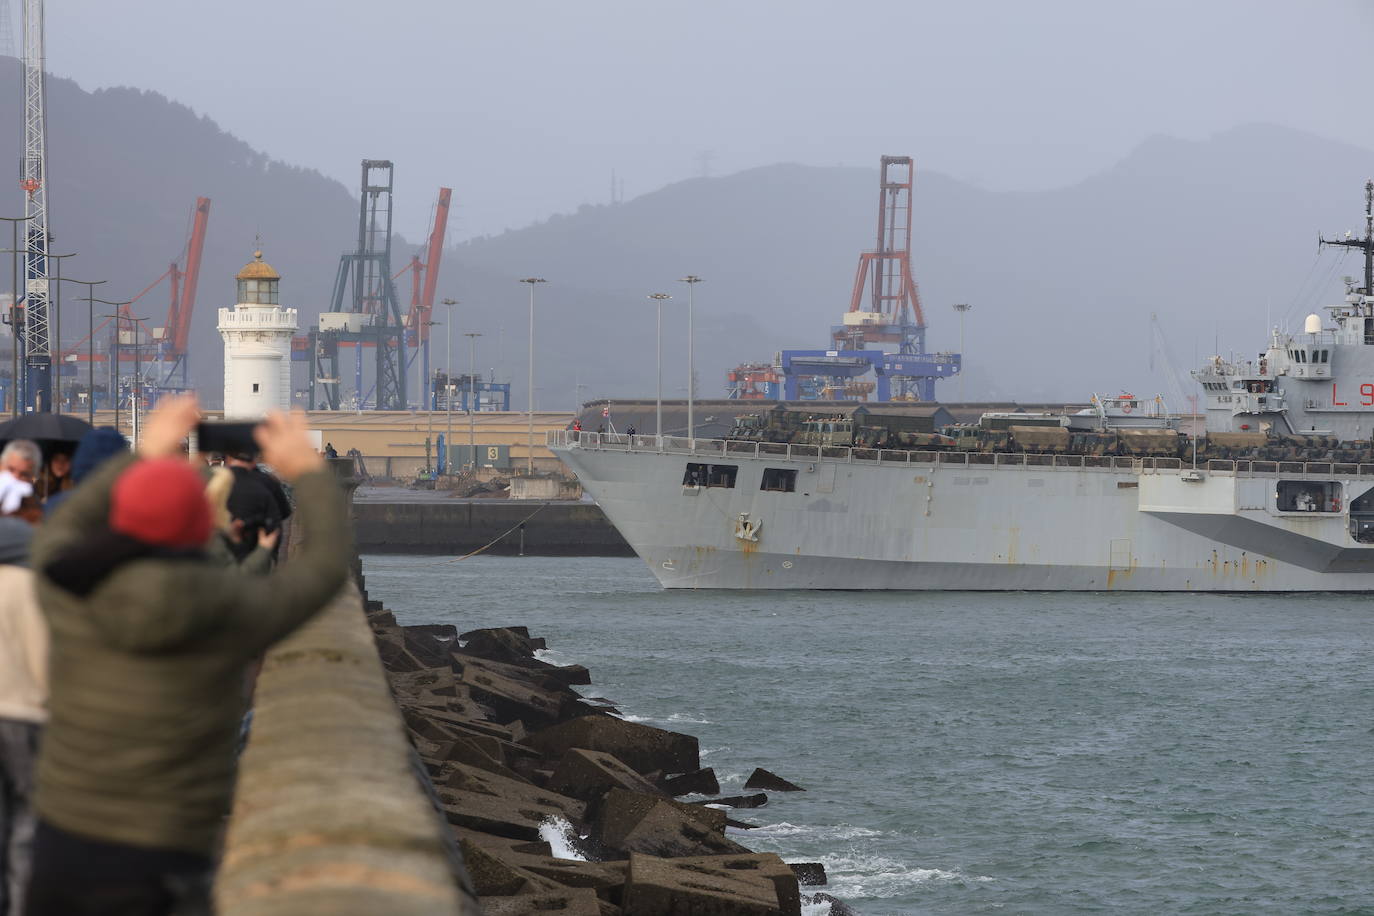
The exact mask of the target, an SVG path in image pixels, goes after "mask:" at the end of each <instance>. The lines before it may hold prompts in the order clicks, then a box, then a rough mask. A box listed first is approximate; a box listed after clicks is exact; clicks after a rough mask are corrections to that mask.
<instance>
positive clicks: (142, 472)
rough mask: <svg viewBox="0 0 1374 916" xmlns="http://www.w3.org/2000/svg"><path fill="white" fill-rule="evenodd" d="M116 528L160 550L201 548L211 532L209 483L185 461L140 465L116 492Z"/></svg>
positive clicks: (113, 509) (113, 500) (160, 460)
mask: <svg viewBox="0 0 1374 916" xmlns="http://www.w3.org/2000/svg"><path fill="white" fill-rule="evenodd" d="M110 528H111V529H113V530H115V531H117V532H119V533H120V534H127V535H128V536H129V537H131V538H134V539H135V540H139V541H142V542H143V543H145V544H154V545H156V546H158V547H199V546H201V545H202V544H204V543H205V542H206V541H207V540H209V538H210V530H211V521H210V504H209V502H208V501H207V500H206V498H205V482H204V481H203V480H201V478H200V475H199V474H197V473H196V472H195V470H194V469H192V467H191V465H189V464H187V463H186V461H185V460H184V459H179V458H158V459H154V460H151V461H139V462H136V463H135V464H134V465H133V466H132V467H130V468H129V469H128V470H127V471H125V472H124V473H123V474H120V475H119V479H118V480H116V481H115V484H114V489H112V490H111V491H110Z"/></svg>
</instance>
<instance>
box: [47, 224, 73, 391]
mask: <svg viewBox="0 0 1374 916" xmlns="http://www.w3.org/2000/svg"><path fill="white" fill-rule="evenodd" d="M49 240H51V239H49ZM47 257H48V259H49V260H52V261H56V262H57V275H56V280H57V288H56V290H55V291H54V296H53V303H52V319H53V329H52V346H51V347H50V348H49V349H50V351H51V350H56V351H57V353H56V355H57V359H56V360H53V362H54V363H55V364H56V371H57V381H56V382H54V383H53V399H52V412H53V413H61V412H62V259H63V258H74V257H76V252H75V251H73V252H69V253H68V254H50V255H48V256H47Z"/></svg>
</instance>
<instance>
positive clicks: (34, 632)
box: [0, 518, 48, 916]
mask: <svg viewBox="0 0 1374 916" xmlns="http://www.w3.org/2000/svg"><path fill="white" fill-rule="evenodd" d="M32 537H33V528H32V526H31V525H29V523H28V522H25V521H23V520H21V519H18V518H0V916H7V914H18V913H22V912H23V900H22V899H21V898H22V895H23V891H24V886H25V884H26V883H27V881H28V872H29V862H30V850H31V846H32V843H33V831H34V814H33V809H32V808H31V807H30V806H29V797H30V795H31V794H32V791H33V767H34V762H35V760H36V759H37V757H38V733H39V730H40V729H41V728H42V726H43V723H44V721H46V720H47V717H48V712H47V699H48V627H47V623H46V622H45V621H44V619H43V616H42V612H41V611H39V608H38V600H37V598H36V597H35V596H34V589H33V573H32V572H31V571H30V570H29V569H28V557H29V541H30V540H31V539H32Z"/></svg>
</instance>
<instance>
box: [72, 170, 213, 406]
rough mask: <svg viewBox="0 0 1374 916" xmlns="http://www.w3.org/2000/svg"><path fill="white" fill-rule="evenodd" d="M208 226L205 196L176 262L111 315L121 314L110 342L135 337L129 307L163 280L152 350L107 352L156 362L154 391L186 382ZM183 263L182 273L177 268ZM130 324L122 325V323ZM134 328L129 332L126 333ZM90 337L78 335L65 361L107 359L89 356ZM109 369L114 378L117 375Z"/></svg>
mask: <svg viewBox="0 0 1374 916" xmlns="http://www.w3.org/2000/svg"><path fill="white" fill-rule="evenodd" d="M209 227H210V198H208V197H197V198H196V206H195V209H194V210H193V211H192V214H191V231H190V235H189V237H188V238H187V240H186V245H185V247H184V248H183V249H182V250H181V252H180V253H179V254H178V255H177V258H176V260H174V261H172V263H171V265H170V266H169V267H168V268H167V269H166V270H165V271H163V273H162V274H161V275H160V276H159V277H158V278H157V279H156V280H154V281H153V282H152V283H149V284H148V285H147V286H145V287H144V288H143V289H142V290H141V291H140V292H139V293H138V295H136V296H134V297H133V299H131V300H130V301H129V304H127V305H122V306H120V307H119V308H118V311H117V312H116V314H118V315H119V316H120V320H119V322H118V324H119V327H116V328H115V330H114V331H112V332H111V341H112V344H113V343H114V341H115V339H116V338H115V335H116V334H117V333H118V332H119V331H120V330H123V331H124V333H125V334H130V333H133V334H136V333H137V330H136V329H137V327H138V323H137V322H135V321H133V311H132V309H133V306H134V305H135V304H136V303H137V302H138V301H139V300H141V299H142V298H143V297H144V296H146V295H148V293H150V292H152V290H153V289H155V288H156V287H157V285H158V284H159V283H161V282H162V281H163V280H167V281H168V285H169V286H170V288H171V290H170V292H171V296H170V303H169V305H168V307H167V321H166V323H165V324H164V325H163V326H162V327H161V328H153V343H154V344H155V346H154V347H153V348H152V349H151V351H145V350H144V349H143V348H141V347H137V346H135V347H129V348H127V349H126V348H121V347H118V346H111V347H110V352H118V353H119V362H120V364H121V365H122V364H124V363H126V362H133V363H136V364H137V365H139V366H140V367H141V366H142V365H143V364H144V363H151V362H156V363H159V364H161V367H160V371H159V373H158V379H159V381H158V382H157V383H156V384H155V385H154V386H153V388H155V389H159V388H160V389H167V388H187V387H189V385H190V382H189V368H188V363H189V358H188V357H189V353H190V340H191V319H192V316H193V314H194V312H195V307H196V289H197V287H198V286H199V284H200V265H201V259H202V256H203V254H204V252H205V235H206V232H207V231H208V230H209ZM183 264H184V265H185V268H184V269H183V267H182V265H183ZM113 321H115V319H112V318H107V319H105V320H104V321H103V322H101V323H100V324H98V325H96V326H95V328H93V329H92V333H96V334H99V333H100V332H101V331H102V330H104V329H105V328H106V327H108V326H109V325H110V324H111V322H113ZM126 321H127V322H129V324H124V322H126ZM130 329H133V330H130ZM89 340H90V337H89V336H87V337H83V338H81V339H80V340H78V341H77V342H76V343H74V344H72V345H71V346H70V347H68V348H66V350H64V351H63V353H62V359H63V360H64V361H67V360H71V361H73V362H86V361H88V360H90V359H92V358H94V360H95V361H96V362H105V361H106V360H107V357H106V356H105V355H104V354H96V355H94V357H92V354H91V353H90V350H89V349H88V345H87V342H88V341H89ZM116 374H117V373H115V371H114V370H113V369H112V370H111V377H112V379H113V377H114V375H116Z"/></svg>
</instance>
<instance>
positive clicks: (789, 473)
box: [759, 468, 797, 493]
mask: <svg viewBox="0 0 1374 916" xmlns="http://www.w3.org/2000/svg"><path fill="white" fill-rule="evenodd" d="M759 489H760V490H772V491H773V492H775V493H795V492H796V490H797V469H796V468H764V469H763V481H762V482H761V483H760V484H759Z"/></svg>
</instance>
